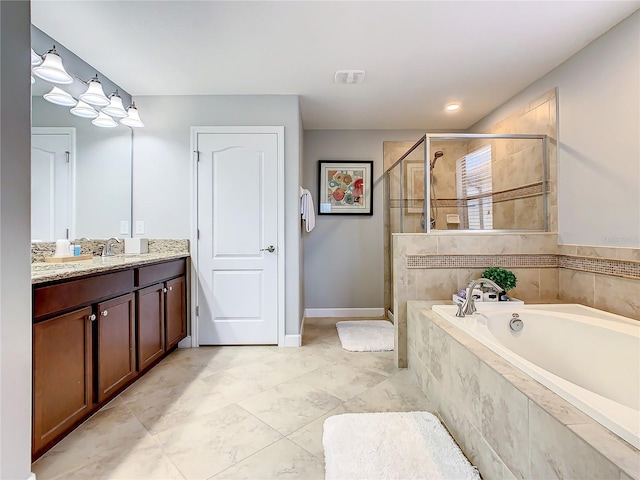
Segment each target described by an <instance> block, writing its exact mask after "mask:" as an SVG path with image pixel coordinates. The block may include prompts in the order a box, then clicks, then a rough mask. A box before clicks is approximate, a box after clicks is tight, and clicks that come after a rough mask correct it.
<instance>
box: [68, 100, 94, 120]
mask: <svg viewBox="0 0 640 480" xmlns="http://www.w3.org/2000/svg"><path fill="white" fill-rule="evenodd" d="M70 112H71V113H72V114H74V115H75V116H76V117H82V118H96V117H97V116H98V112H96V110H95V108H93V107H92V106H91V105H89V104H88V103H85V102H83V101H82V100H79V101H78V104H77V105H76V106H75V107H73V108H72V109H71V110H70Z"/></svg>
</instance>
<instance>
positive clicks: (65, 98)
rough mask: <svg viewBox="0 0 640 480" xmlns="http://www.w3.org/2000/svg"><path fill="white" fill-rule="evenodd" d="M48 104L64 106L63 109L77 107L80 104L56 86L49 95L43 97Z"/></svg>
mask: <svg viewBox="0 0 640 480" xmlns="http://www.w3.org/2000/svg"><path fill="white" fill-rule="evenodd" d="M43 97H44V99H45V100H46V101H47V102H51V103H55V104H56V105H62V106H63V107H75V106H76V105H77V104H78V102H77V101H76V99H75V98H73V97H72V96H71V95H70V94H68V93H67V92H65V91H64V90H62V89H60V88H58V87H56V86H54V87H53V88H52V89H51V91H50V92H49V93H45V94H44V95H43Z"/></svg>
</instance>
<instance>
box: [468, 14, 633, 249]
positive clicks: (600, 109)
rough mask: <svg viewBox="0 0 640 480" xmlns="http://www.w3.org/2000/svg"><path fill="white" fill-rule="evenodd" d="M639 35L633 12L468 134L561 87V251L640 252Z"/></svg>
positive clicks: (559, 210) (559, 196)
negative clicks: (592, 247) (564, 246)
mask: <svg viewBox="0 0 640 480" xmlns="http://www.w3.org/2000/svg"><path fill="white" fill-rule="evenodd" d="M639 31H640V12H638V11H637V12H636V13H634V14H633V15H631V16H630V17H629V18H627V19H626V20H624V21H623V22H621V23H620V24H618V25H617V26H616V27H614V28H613V29H611V30H610V31H609V32H607V33H605V34H604V35H602V36H601V37H600V38H598V39H597V40H595V41H594V42H592V43H591V44H589V45H588V46H587V47H585V48H584V49H582V50H581V51H580V52H578V53H577V54H576V55H574V56H573V57H571V58H570V59H569V60H567V61H566V62H565V63H563V64H562V65H560V66H559V67H557V68H556V69H554V70H552V71H551V72H550V73H548V74H547V75H545V76H544V77H542V78H541V79H539V80H537V81H536V82H535V83H533V84H532V85H531V86H529V87H528V88H526V89H525V90H524V91H522V92H521V93H519V94H518V95H516V96H515V97H514V98H512V99H511V100H509V101H508V102H507V103H505V104H504V105H502V106H501V107H500V108H498V109H497V110H495V111H494V112H492V113H491V114H490V115H489V116H487V117H486V118H484V119H483V120H482V121H481V122H479V123H477V124H476V125H474V126H473V127H472V131H477V132H480V131H483V130H484V129H486V128H487V127H488V126H490V125H492V124H493V123H495V122H496V121H497V120H499V119H501V118H504V117H506V116H507V115H509V113H511V112H513V111H515V110H517V109H518V108H519V107H521V106H522V105H525V104H526V103H527V102H529V101H531V100H533V99H535V98H537V97H538V96H540V95H541V94H543V93H544V92H546V91H548V90H550V89H551V88H553V87H556V86H557V87H558V101H559V116H558V129H559V142H560V144H559V145H558V240H559V243H561V244H579V245H603V246H621V247H636V248H637V247H640V134H639V132H640V113H639V112H640V109H639V105H640V35H638V32H639ZM531 133H537V132H531Z"/></svg>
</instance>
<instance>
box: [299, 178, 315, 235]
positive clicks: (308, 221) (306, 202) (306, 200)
mask: <svg viewBox="0 0 640 480" xmlns="http://www.w3.org/2000/svg"><path fill="white" fill-rule="evenodd" d="M300 213H301V214H302V219H303V220H304V224H305V228H306V230H307V232H310V231H311V230H313V228H314V227H315V226H316V214H315V208H314V206H313V197H312V196H311V192H310V191H309V190H307V189H306V188H302V187H300Z"/></svg>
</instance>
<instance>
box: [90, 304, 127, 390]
mask: <svg viewBox="0 0 640 480" xmlns="http://www.w3.org/2000/svg"><path fill="white" fill-rule="evenodd" d="M97 321H98V401H99V402H102V401H104V400H106V399H107V398H108V397H109V396H110V395H112V394H113V393H114V392H115V391H116V390H118V389H119V388H120V387H122V386H124V385H125V384H126V383H127V382H128V381H129V380H130V379H131V378H133V377H134V376H135V375H136V362H135V335H134V324H135V321H134V310H133V293H130V294H128V295H123V296H121V297H118V298H114V299H113V300H108V301H106V302H102V303H99V304H98V320H97Z"/></svg>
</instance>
